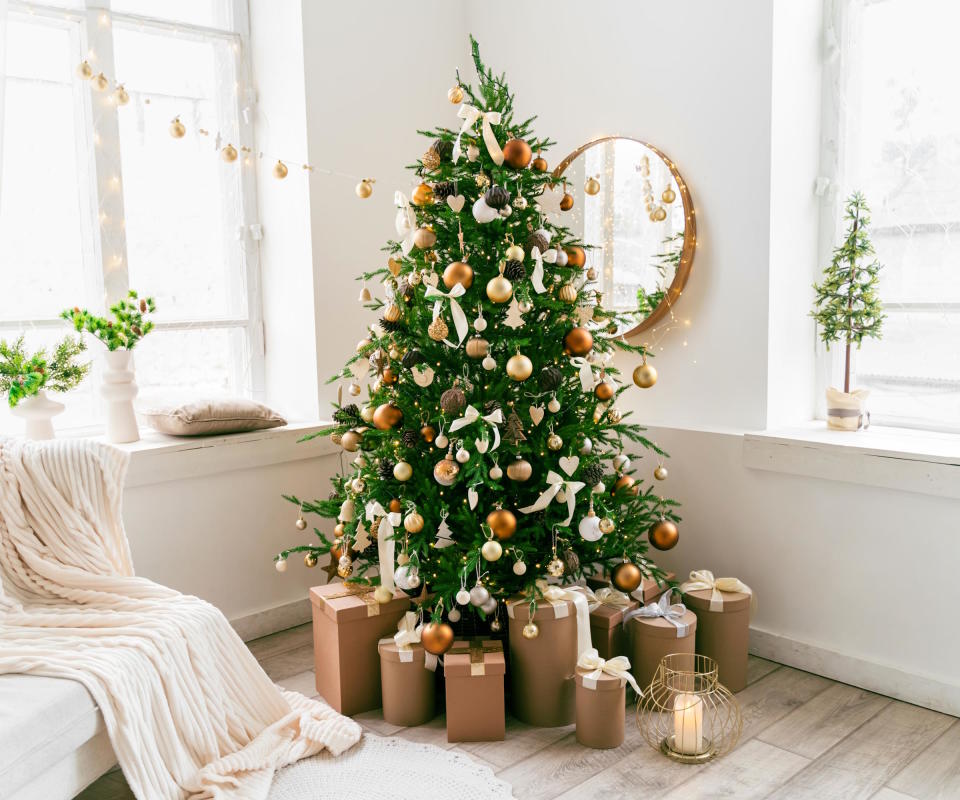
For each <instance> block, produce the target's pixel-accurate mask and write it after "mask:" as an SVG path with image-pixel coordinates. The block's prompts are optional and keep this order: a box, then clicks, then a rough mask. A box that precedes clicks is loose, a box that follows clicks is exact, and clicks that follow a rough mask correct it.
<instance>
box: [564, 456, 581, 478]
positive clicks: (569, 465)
mask: <svg viewBox="0 0 960 800" xmlns="http://www.w3.org/2000/svg"><path fill="white" fill-rule="evenodd" d="M579 466H580V456H560V469H562V470H563V471H564V472H566V473H567V475H569V476H570V477H573V473H574V472H576V471H577V467H579Z"/></svg>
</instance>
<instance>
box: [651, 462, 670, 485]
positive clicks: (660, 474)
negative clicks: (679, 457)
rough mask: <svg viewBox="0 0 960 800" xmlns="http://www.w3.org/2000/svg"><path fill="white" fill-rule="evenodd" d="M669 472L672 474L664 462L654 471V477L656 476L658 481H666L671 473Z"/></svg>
mask: <svg viewBox="0 0 960 800" xmlns="http://www.w3.org/2000/svg"><path fill="white" fill-rule="evenodd" d="M669 474H670V473H669V472H667V468H666V467H665V466H663V464H661V465H660V466H658V467H657V468H656V469H655V470H654V471H653V477H654V478H656V479H657V480H658V481H665V480H666V479H667V475H669Z"/></svg>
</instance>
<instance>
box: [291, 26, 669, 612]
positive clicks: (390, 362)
mask: <svg viewBox="0 0 960 800" xmlns="http://www.w3.org/2000/svg"><path fill="white" fill-rule="evenodd" d="M471 42H472V47H473V60H474V63H475V65H476V69H477V73H478V76H479V81H480V82H479V88H478V89H477V90H476V91H474V90H473V89H472V88H471V87H470V86H469V85H467V84H465V83H462V82H460V80H459V76H458V82H457V85H456V86H455V87H454V88H453V89H451V90H450V92H449V98H450V100H451V102H452V103H454V104H460V103H461V102H462V105H459V108H458V111H457V113H456V120H457V125H458V127H459V130H452V129H448V128H444V127H439V128H436V129H435V130H433V131H424V132H422V133H423V135H425V136H426V137H427V138H428V139H430V140H431V144H430V146H429V148H428V149H427V151H426V152H425V153H424V155H423V156H422V158H421V159H420V160H419V161H418V162H417V164H415V165H414V166H412V167H411V169H412V170H413V171H414V172H415V173H416V174H417V175H418V176H419V178H420V182H419V184H418V185H417V186H416V188H414V190H413V192H412V197H411V198H410V200H409V201H408V200H407V198H406V197H404V196H403V195H402V194H400V193H399V192H398V193H397V201H398V206H399V210H398V214H397V220H396V228H397V233H398V236H399V238H398V240H397V241H392V242H390V243H389V244H388V245H387V247H386V248H385V250H386V252H387V253H388V254H389V257H388V260H387V266H386V267H385V268H383V269H378V270H374V271H371V272H367V273H366V274H364V275H362V276H361V278H362V280H364V281H365V282H366V281H378V282H382V283H383V285H384V287H385V289H386V295H387V298H386V300H385V301H379V300H370V295H369V292H366V291H364V292H363V293H362V294H361V301H362V302H363V301H368V302H366V307H367V308H369V309H371V310H374V311H376V312H378V313H379V315H380V319H379V321H378V322H377V323H376V326H375V327H371V328H370V332H369V335H367V336H365V337H364V338H363V339H362V340H361V341H360V343H359V344H358V345H357V350H356V353H355V355H354V356H353V357H352V358H351V359H350V360H349V361H348V362H347V365H346V367H345V368H344V370H343V371H342V372H340V373H339V374H338V375H337V376H335V377H334V379H333V380H340V381H344V382H348V383H349V384H350V393H351V394H352V395H354V396H356V395H359V394H360V393H361V391H362V389H361V386H360V382H361V381H362V380H364V378H366V377H367V376H368V375H371V374H372V373H375V375H376V379H375V381H374V382H373V384H372V387H371V388H370V390H369V397H368V399H367V402H366V403H365V404H364V405H363V406H362V407H359V406H357V405H355V404H353V403H350V404H341V405H339V406H338V407H337V409H336V411H335V414H334V418H335V420H336V423H337V424H336V427H335V428H333V429H332V430H330V431H324V432H323V433H322V434H319V435H327V434H331V435H332V436H333V437H334V440H335V441H336V442H338V443H339V444H340V445H341V446H342V447H343V448H344V450H346V451H348V452H356V453H357V456H356V458H355V460H354V462H353V466H352V467H351V468H350V469H349V470H348V473H347V474H344V475H340V476H338V477H336V478H335V479H334V481H333V486H334V491H333V493H332V494H331V495H330V497H329V498H328V499H326V500H318V501H306V500H302V499H300V498H297V497H292V496H291V497H288V498H287V499H288V500H290V501H291V502H292V503H294V504H296V505H297V506H298V507H299V509H300V515H299V516H298V519H297V527H298V528H299V529H300V530H305V529H306V527H307V523H306V520H305V519H304V518H303V513H304V512H309V513H314V514H318V515H320V516H321V517H326V518H332V519H336V520H337V524H336V527H335V529H334V535H333V537H330V538H328V537H327V536H326V535H325V534H324V533H322V532H320V531H319V530H315V531H314V534H315V535H316V539H315V540H311V541H310V542H309V543H305V544H301V545H298V546H295V547H291V548H289V549H287V550H284V551H283V552H282V553H280V555H279V556H278V557H277V561H276V564H277V568H278V570H280V571H283V570H284V569H285V568H286V559H287V557H288V555H290V554H291V553H303V554H304V561H305V563H306V564H307V565H308V566H314V565H315V564H316V563H317V560H318V558H319V557H320V556H321V555H323V554H326V553H330V554H331V563H330V567H329V569H330V571H331V574H332V572H333V570H336V571H337V572H338V573H339V574H340V576H341V577H343V578H349V579H350V580H352V581H357V582H360V583H364V582H366V583H370V584H374V585H376V584H377V583H382V584H383V585H381V586H378V588H377V592H376V596H377V599H378V600H381V601H385V600H386V599H387V598H388V597H389V596H390V595H391V592H390V591H389V589H392V584H393V581H395V582H396V585H397V586H399V587H400V588H401V589H403V590H406V591H408V592H409V593H411V594H412V595H415V594H419V593H420V591H421V590H422V589H423V587H424V585H425V586H426V588H427V589H428V591H429V592H430V600H429V603H430V605H431V607H432V608H433V609H434V610H435V611H436V609H437V608H438V606H439V607H442V608H446V609H449V610H451V613H450V614H449V617H450V619H451V620H457V619H459V617H460V613H461V611H460V610H459V609H458V605H459V606H461V607H464V609H465V608H466V607H468V606H469V605H472V606H474V607H475V608H476V611H477V613H478V614H479V615H480V616H481V617H483V618H486V617H489V616H490V615H491V614H493V613H494V612H495V611H496V608H497V603H498V601H501V600H503V599H505V598H507V597H509V596H510V595H512V594H514V593H517V592H525V593H527V594H528V595H529V596H530V598H531V600H532V601H533V602H536V599H537V598H538V597H539V596H540V591H541V587H542V583H541V584H539V585H538V583H537V580H538V579H541V578H545V577H546V576H548V575H549V576H552V577H559V576H563V575H564V573H565V572H566V573H567V574H568V575H569V572H570V569H571V568H574V569H577V570H578V571H579V570H580V567H577V566H574V565H578V564H579V565H583V568H584V569H585V570H587V571H594V570H600V569H605V568H613V579H614V583H615V584H616V585H617V586H618V587H619V588H621V589H623V590H625V591H631V590H632V589H634V588H636V586H637V585H639V583H640V580H641V577H642V576H643V575H648V576H654V577H657V578H660V577H662V576H663V572H662V571H661V570H660V569H658V568H657V567H656V565H655V564H653V563H652V562H651V561H649V560H647V558H646V554H647V541H646V538H647V537H648V536H649V540H650V542H651V543H652V544H653V545H654V546H655V547H659V548H660V549H668V548H670V547H672V546H673V545H674V544H675V543H676V541H677V536H678V534H677V528H676V525H675V523H676V521H677V517H676V515H675V513H674V510H673V509H674V506H675V503H674V502H673V501H671V500H669V499H665V498H663V497H661V496H660V494H659V493H658V492H657V491H655V490H654V488H653V486H652V485H646V486H644V485H642V484H641V482H639V481H637V480H635V478H633V477H632V476H631V475H630V474H629V472H630V459H629V458H628V457H627V456H626V455H625V454H624V453H623V448H624V443H625V441H626V442H628V443H634V444H636V445H639V447H641V448H645V449H649V450H652V451H654V452H655V453H656V454H657V458H658V460H659V459H660V458H662V457H663V456H664V455H665V454H664V453H663V452H662V451H661V450H660V449H659V448H658V447H657V446H656V445H655V444H654V443H652V442H650V441H648V440H647V439H646V438H645V437H644V435H643V429H642V428H640V427H639V426H637V425H632V424H629V423H627V422H625V421H624V420H623V419H622V416H621V412H620V411H619V409H618V408H617V406H616V400H617V398H618V397H619V395H620V394H621V393H622V392H624V391H626V389H627V387H626V386H624V385H621V384H620V383H619V382H618V372H617V370H616V369H615V368H614V367H613V366H612V365H611V364H610V358H611V357H612V354H613V352H614V350H615V349H620V350H625V351H628V352H632V353H635V354H638V355H640V356H642V357H643V364H642V365H641V366H639V367H638V368H637V373H636V380H637V383H638V384H642V385H643V386H644V387H645V388H646V387H649V386H651V385H652V384H653V382H654V380H655V375H656V373H655V371H654V370H653V369H652V366H651V365H647V364H646V353H645V352H644V351H643V348H642V347H639V346H636V345H631V344H629V343H627V342H626V341H625V340H624V339H617V338H615V337H614V336H613V334H612V333H611V331H615V330H616V325H617V324H619V323H621V322H624V321H625V320H620V319H619V317H618V316H617V314H615V313H614V312H612V311H609V310H605V309H603V308H601V307H600V305H598V303H597V301H598V298H599V293H598V292H597V291H596V290H595V288H594V287H593V286H590V285H587V281H586V277H585V275H584V272H583V268H584V266H585V261H586V258H585V253H584V247H583V245H582V244H581V243H580V242H578V241H576V240H575V239H574V238H573V237H572V236H571V234H570V232H569V231H568V230H567V229H566V228H564V227H561V226H559V225H556V224H553V223H552V222H550V221H548V220H547V219H546V217H545V216H544V213H543V209H544V208H545V207H546V206H547V205H548V203H547V202H546V197H547V194H548V193H550V194H553V193H555V192H560V191H562V189H560V188H559V184H560V181H558V179H557V178H556V177H555V176H553V175H552V174H551V173H549V172H548V171H547V163H546V161H545V159H544V157H543V153H544V152H545V151H546V150H547V148H548V146H549V145H550V144H551V142H550V141H548V140H547V139H545V138H540V137H538V136H536V135H535V134H534V132H533V129H532V123H533V118H531V119H526V120H522V121H521V120H517V119H515V117H514V111H513V96H512V95H511V94H510V91H509V89H508V87H507V84H506V81H505V78H504V76H502V75H501V76H494V75H493V73H492V72H491V71H490V70H488V69H487V68H486V67H485V66H484V65H483V63H482V62H481V60H480V55H479V51H478V47H477V43H476V42H475V41H473V40H472V39H471ZM451 116H453V115H451ZM568 198H569V199H568ZM552 199H556V198H552ZM541 201H543V202H541ZM572 202H573V198H572V197H571V196H569V195H567V196H566V197H564V198H563V199H562V200H561V202H560V204H559V208H561V209H563V210H568V209H569V208H570V206H571V205H572ZM551 205H553V204H551ZM470 318H472V322H471V321H469V319H470ZM471 327H472V331H471ZM624 416H626V415H624ZM653 471H654V470H653V469H652V467H651V470H650V473H651V474H652V473H653ZM657 475H658V476H662V477H665V476H666V471H665V470H661V471H658V472H657ZM374 540H376V541H374ZM394 550H397V551H399V555H398V556H397V557H396V560H395V562H394ZM374 568H376V569H377V570H378V573H379V577H376V574H375V573H374V572H373V570H374ZM571 577H576V576H575V575H574V576H571ZM471 587H472V589H473V591H468V590H469V589H470V588H471ZM441 601H442V606H441V605H440V604H441Z"/></svg>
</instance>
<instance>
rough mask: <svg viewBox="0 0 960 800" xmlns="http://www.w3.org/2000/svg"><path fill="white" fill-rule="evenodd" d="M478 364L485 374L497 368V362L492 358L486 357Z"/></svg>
mask: <svg viewBox="0 0 960 800" xmlns="http://www.w3.org/2000/svg"><path fill="white" fill-rule="evenodd" d="M480 363H481V364H482V365H483V368H484V369H485V370H487V372H489V371H490V370H492V369H496V368H497V360H496V359H495V358H494V357H493V356H486V357H485V358H484V359H483V361H481V362H480Z"/></svg>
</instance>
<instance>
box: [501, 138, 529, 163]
mask: <svg viewBox="0 0 960 800" xmlns="http://www.w3.org/2000/svg"><path fill="white" fill-rule="evenodd" d="M531 158H533V151H532V150H531V149H530V145H528V144H527V143H526V142H525V141H523V139H510V140H508V141H507V143H506V144H505V145H504V146H503V160H504V161H506V162H507V164H508V165H509V166H511V167H513V168H514V169H526V167H527V165H528V164H529V163H530V159H531Z"/></svg>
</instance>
